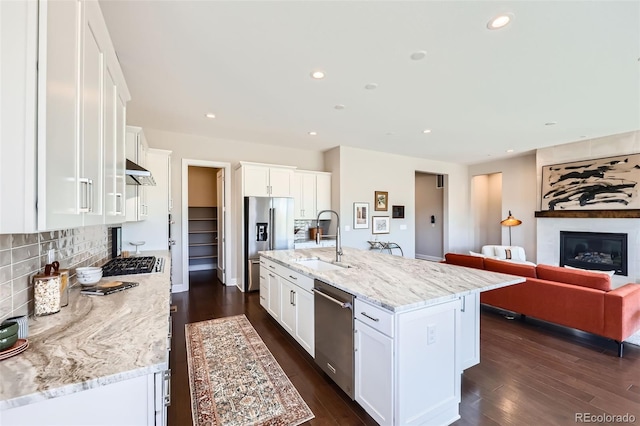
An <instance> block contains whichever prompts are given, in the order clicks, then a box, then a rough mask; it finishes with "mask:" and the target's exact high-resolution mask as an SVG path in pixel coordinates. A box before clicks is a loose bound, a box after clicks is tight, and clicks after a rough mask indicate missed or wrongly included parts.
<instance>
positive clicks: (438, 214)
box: [415, 172, 446, 262]
mask: <svg viewBox="0 0 640 426" xmlns="http://www.w3.org/2000/svg"><path fill="white" fill-rule="evenodd" d="M415 179H416V183H415V200H416V224H415V227H416V241H415V245H416V255H415V256H416V259H423V260H432V261H436V262H437V261H440V260H442V259H443V257H444V204H445V196H444V194H445V186H446V176H445V175H438V174H433V173H423V172H416V177H415Z"/></svg>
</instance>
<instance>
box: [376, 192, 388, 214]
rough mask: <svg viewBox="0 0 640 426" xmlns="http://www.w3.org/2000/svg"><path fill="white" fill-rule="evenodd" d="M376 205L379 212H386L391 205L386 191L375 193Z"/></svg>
mask: <svg viewBox="0 0 640 426" xmlns="http://www.w3.org/2000/svg"><path fill="white" fill-rule="evenodd" d="M375 203H376V211H377V212H386V211H387V206H388V205H389V193H388V192H386V191H376V192H375Z"/></svg>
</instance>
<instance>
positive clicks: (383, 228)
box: [371, 216, 389, 234]
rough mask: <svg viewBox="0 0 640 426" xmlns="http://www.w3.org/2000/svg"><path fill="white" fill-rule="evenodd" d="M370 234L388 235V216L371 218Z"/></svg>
mask: <svg viewBox="0 0 640 426" xmlns="http://www.w3.org/2000/svg"><path fill="white" fill-rule="evenodd" d="M371 220H372V223H371V233H372V234H388V233H389V216H373V217H372V218H371Z"/></svg>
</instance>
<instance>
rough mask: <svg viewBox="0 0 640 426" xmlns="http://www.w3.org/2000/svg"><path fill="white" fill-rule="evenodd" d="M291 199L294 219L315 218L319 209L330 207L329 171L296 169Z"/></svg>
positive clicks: (327, 217) (327, 216)
mask: <svg viewBox="0 0 640 426" xmlns="http://www.w3.org/2000/svg"><path fill="white" fill-rule="evenodd" d="M293 200H294V214H295V218H296V219H316V218H317V217H318V212H319V211H321V210H329V209H331V173H325V172H313V171H303V170H300V171H298V170H296V171H295V173H294V180H293ZM325 216H326V217H325ZM322 218H323V219H330V216H329V215H328V214H327V215H323V217H322Z"/></svg>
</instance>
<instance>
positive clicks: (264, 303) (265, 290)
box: [260, 279, 269, 309]
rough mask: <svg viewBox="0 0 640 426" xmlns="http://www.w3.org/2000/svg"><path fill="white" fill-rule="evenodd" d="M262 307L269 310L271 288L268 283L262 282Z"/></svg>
mask: <svg viewBox="0 0 640 426" xmlns="http://www.w3.org/2000/svg"><path fill="white" fill-rule="evenodd" d="M260 306H262V307H263V308H265V309H268V308H269V286H268V285H267V283H266V282H264V283H263V282H262V279H261V280H260Z"/></svg>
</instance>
